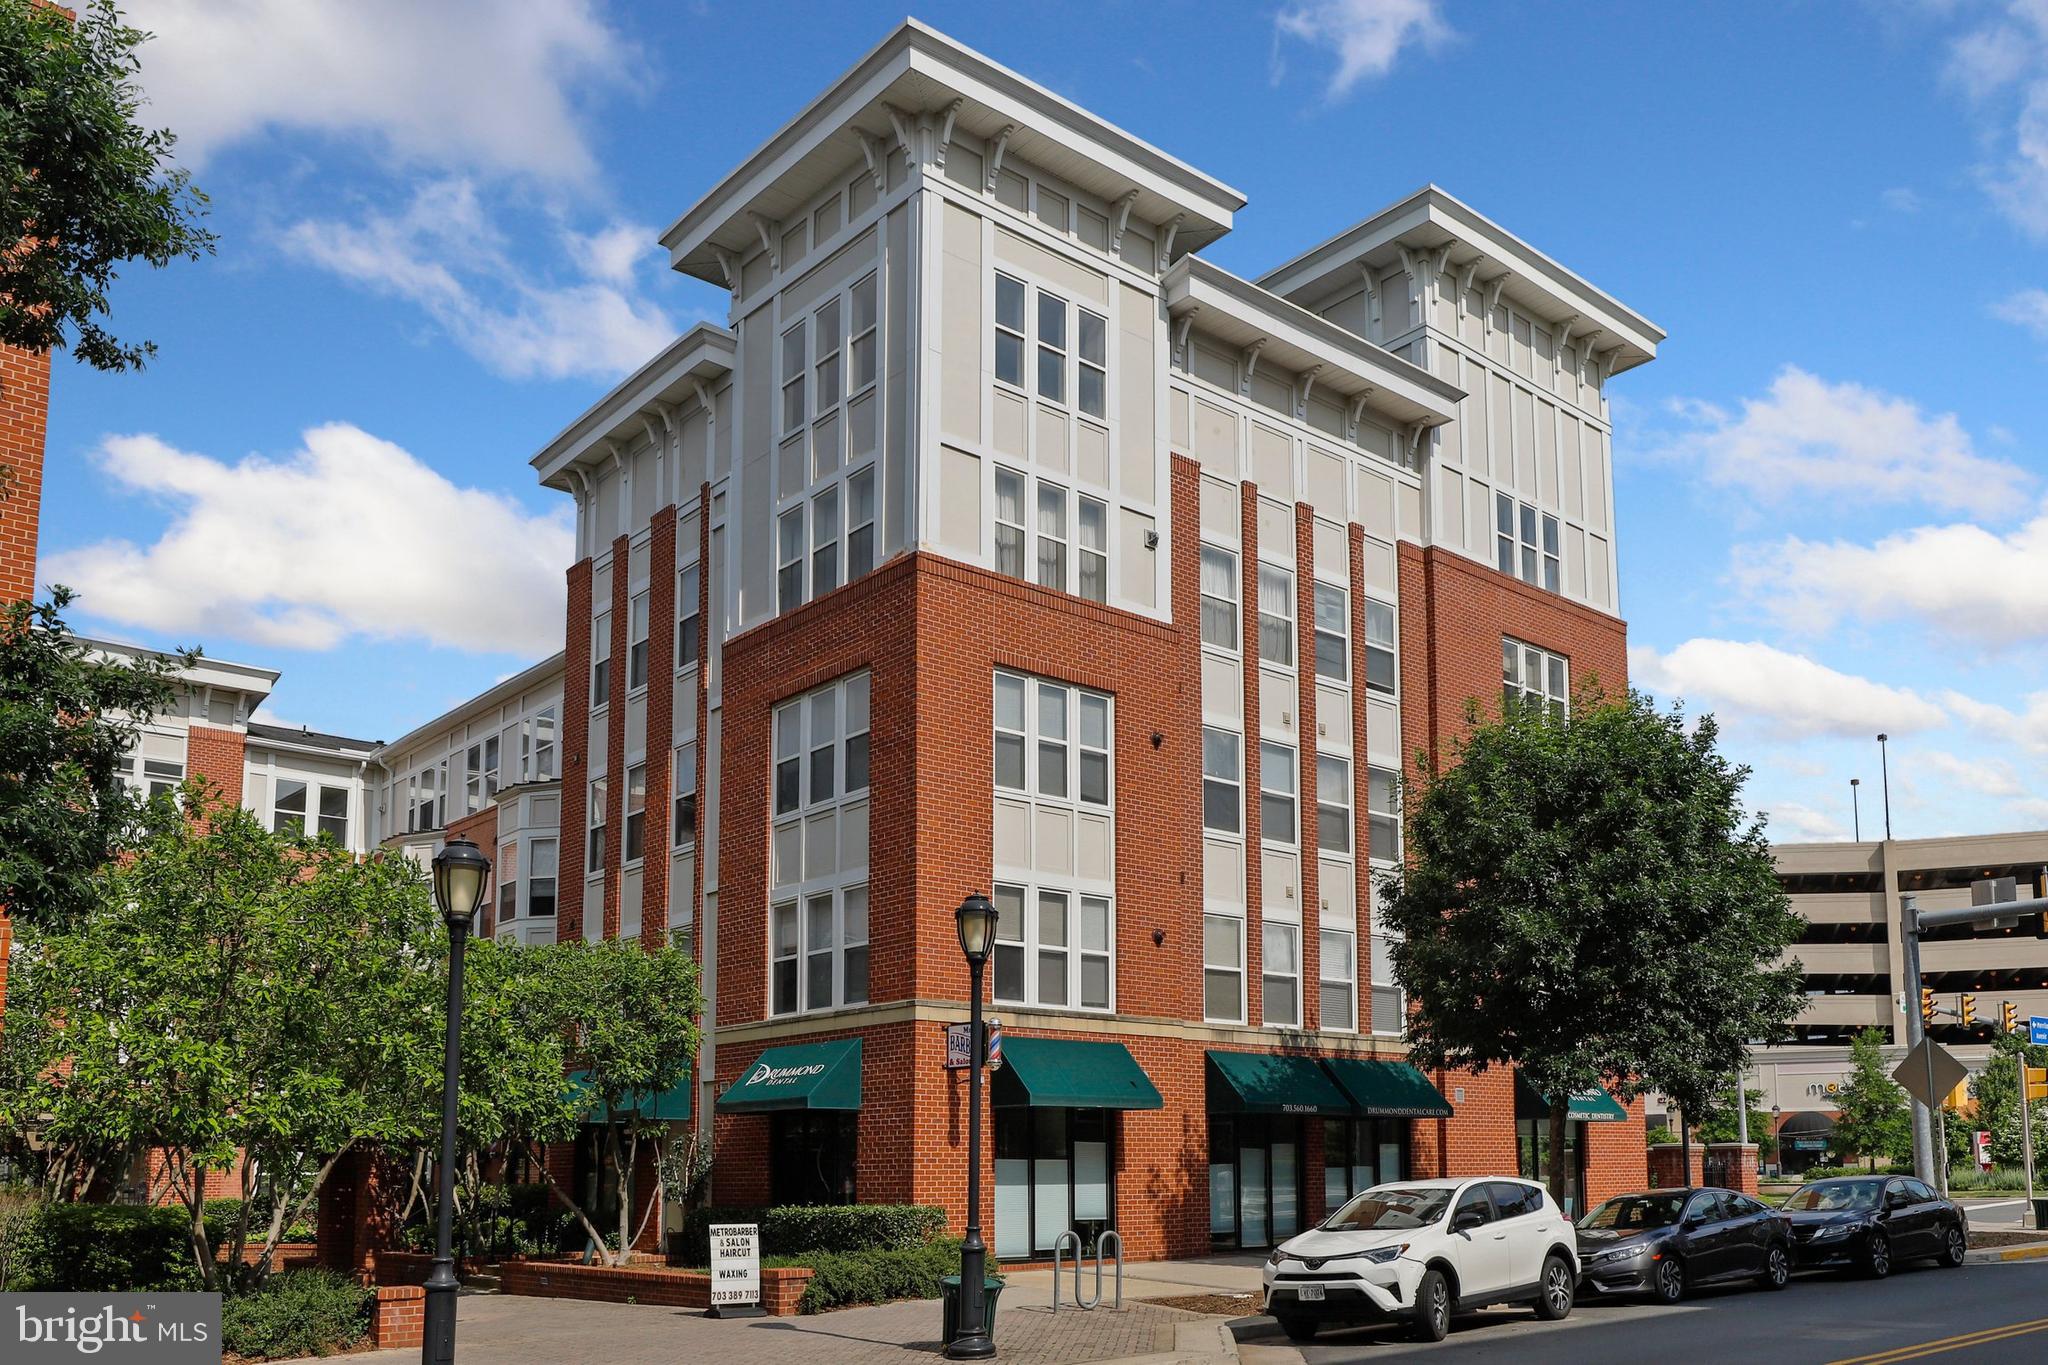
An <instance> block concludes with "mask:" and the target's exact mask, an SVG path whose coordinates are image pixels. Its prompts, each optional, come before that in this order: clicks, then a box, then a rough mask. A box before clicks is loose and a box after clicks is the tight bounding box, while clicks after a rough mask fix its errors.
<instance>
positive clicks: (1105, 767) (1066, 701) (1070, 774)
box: [990, 668, 1116, 811]
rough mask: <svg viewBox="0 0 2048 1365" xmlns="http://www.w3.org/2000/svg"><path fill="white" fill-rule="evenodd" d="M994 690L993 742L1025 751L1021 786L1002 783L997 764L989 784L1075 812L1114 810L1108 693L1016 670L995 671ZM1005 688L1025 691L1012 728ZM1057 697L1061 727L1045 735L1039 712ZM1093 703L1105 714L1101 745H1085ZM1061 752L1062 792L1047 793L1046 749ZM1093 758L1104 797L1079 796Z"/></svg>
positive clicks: (1113, 729)
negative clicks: (1013, 686)
mask: <svg viewBox="0 0 2048 1365" xmlns="http://www.w3.org/2000/svg"><path fill="white" fill-rule="evenodd" d="M995 676H996V683H995V687H996V692H995V701H994V705H993V709H992V710H991V712H990V716H991V724H992V726H993V729H994V733H995V744H996V747H997V749H998V750H1000V749H1001V747H1002V745H1003V742H1004V741H1005V740H1008V741H1011V742H1013V743H1017V744H1021V745H1022V746H1023V750H1024V761H1023V774H1022V775H1023V782H1024V785H1023V786H1021V787H1016V786H1009V785H1005V784H1003V783H1002V782H1000V781H999V780H998V776H999V774H1000V766H998V767H997V768H996V770H995V771H993V772H991V774H990V780H991V782H992V784H993V785H994V788H995V790H996V792H998V793H1003V792H1008V793H1009V794H1010V795H1012V796H1020V797H1026V798H1029V799H1031V800H1034V801H1038V802H1041V803H1049V804H1053V805H1061V806H1070V807H1072V808H1074V809H1076V810H1088V811H1111V810H1114V809H1115V807H1116V703H1115V699H1114V698H1112V697H1111V696H1110V695H1109V694H1108V693H1106V692H1097V691H1096V690H1094V689H1093V688H1088V687H1081V686H1078V685H1076V684H1074V683H1069V682H1062V681H1060V680H1059V679H1057V678H1042V677H1039V676H1037V675H1035V674H1030V673H1019V672H1017V671H1015V670H1014V669H1007V668H999V669H997V670H996V674H995ZM1006 684H1017V685H1021V688H1022V692H1023V706H1024V714H1023V724H1022V726H1021V727H1015V726H1012V725H1010V724H1007V723H1005V719H1004V715H1003V697H1004V693H1005V687H1006ZM1061 693H1063V694H1064V697H1063V698H1061V701H1062V705H1061V707H1060V709H1061V712H1062V728H1061V730H1060V732H1059V733H1049V732H1048V730H1047V728H1046V726H1045V719H1046V712H1045V711H1044V710H1043V709H1042V708H1043V707H1044V706H1045V704H1046V699H1047V697H1048V695H1054V696H1057V695H1058V694H1061ZM1091 704H1093V705H1094V706H1099V707H1100V708H1101V712H1102V713H1103V714H1104V715H1105V729H1106V734H1105V736H1104V737H1105V739H1106V740H1107V741H1108V742H1107V743H1105V744H1100V745H1097V744H1093V743H1089V742H1087V739H1086V735H1085V733H1084V731H1085V727H1086V725H1087V720H1086V717H1085V716H1084V714H1083V713H1084V711H1085V710H1087V709H1090V708H1091ZM1054 749H1057V750H1059V751H1060V772H1061V789H1060V790H1057V791H1048V790H1046V789H1045V758H1046V755H1047V752H1048V751H1049V750H1054ZM1086 760H1094V761H1095V762H1096V763H1097V764H1099V765H1100V771H1101V772H1102V773H1103V775H1104V784H1103V785H1104V799H1102V800H1100V801H1096V800H1090V799H1088V798H1086V797H1084V796H1083V795H1082V794H1081V788H1082V783H1083V768H1084V761H1086Z"/></svg>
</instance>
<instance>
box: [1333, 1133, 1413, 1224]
mask: <svg viewBox="0 0 2048 1365" xmlns="http://www.w3.org/2000/svg"><path fill="white" fill-rule="evenodd" d="M1409 1123H1410V1120H1408V1119H1324V1120H1323V1207H1324V1210H1325V1212H1328V1213H1335V1212H1336V1211H1337V1210H1338V1208H1340V1207H1342V1205H1343V1203H1344V1201H1345V1200H1347V1199H1349V1198H1351V1196H1353V1195H1355V1194H1357V1193H1358V1192H1359V1191H1361V1190H1367V1189H1370V1188H1372V1187H1373V1186H1374V1185H1383V1184H1385V1183H1386V1182H1388V1181H1390V1180H1406V1179H1407V1178H1408V1127H1409Z"/></svg>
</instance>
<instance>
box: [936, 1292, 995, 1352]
mask: <svg viewBox="0 0 2048 1365" xmlns="http://www.w3.org/2000/svg"><path fill="white" fill-rule="evenodd" d="M981 1283H982V1310H981V1311H982V1319H981V1320H982V1323H983V1325H984V1326H985V1327H986V1328H987V1329H988V1335H989V1339H990V1340H991V1341H993V1340H994V1339H995V1335H996V1299H997V1298H999V1297H1000V1296H1001V1295H1002V1292H1003V1282H1002V1281H1001V1280H999V1279H997V1278H996V1277H995V1276H993V1275H990V1276H988V1277H987V1278H986V1279H984V1280H983V1281H982V1282H981ZM939 1304H940V1308H939V1340H940V1344H941V1345H945V1346H951V1345H952V1344H953V1338H955V1337H957V1336H959V1335H960V1277H959V1276H958V1275H947V1276H944V1277H942V1278H941V1279H940V1280H939Z"/></svg>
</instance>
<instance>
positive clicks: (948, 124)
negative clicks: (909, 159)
mask: <svg viewBox="0 0 2048 1365" xmlns="http://www.w3.org/2000/svg"><path fill="white" fill-rule="evenodd" d="M965 103H967V101H966V100H965V99H956V100H954V101H953V102H952V103H951V104H949V105H947V106H946V117H945V119H944V121H943V122H941V123H940V124H939V138H938V141H937V142H936V143H935V144H934V145H933V147H932V165H934V166H936V167H938V168H939V169H940V170H942V171H943V170H945V169H946V149H947V148H948V147H950V146H952V145H953V123H954V121H955V120H956V119H958V118H959V117H960V106H961V105H963V104H965Z"/></svg>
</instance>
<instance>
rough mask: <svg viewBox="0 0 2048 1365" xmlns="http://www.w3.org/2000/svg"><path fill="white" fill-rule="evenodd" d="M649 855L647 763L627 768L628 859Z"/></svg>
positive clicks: (635, 859)
mask: <svg viewBox="0 0 2048 1365" xmlns="http://www.w3.org/2000/svg"><path fill="white" fill-rule="evenodd" d="M646 856H647V765H646V764H645V763H635V764H634V765H633V766H632V767H630V768H628V769H626V861H627V862H629V863H637V862H639V861H640V860H641V859H642V858H644V857H646Z"/></svg>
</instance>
